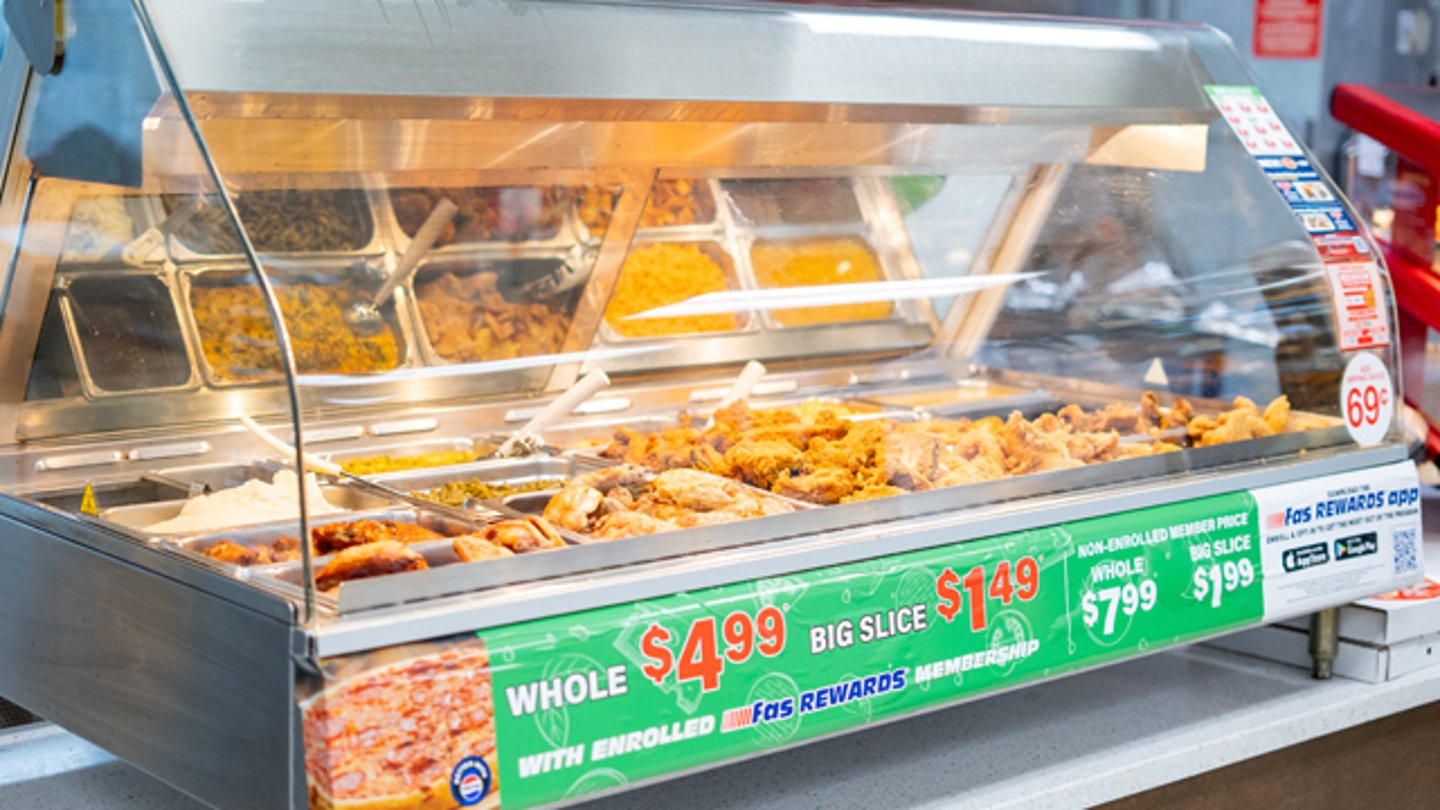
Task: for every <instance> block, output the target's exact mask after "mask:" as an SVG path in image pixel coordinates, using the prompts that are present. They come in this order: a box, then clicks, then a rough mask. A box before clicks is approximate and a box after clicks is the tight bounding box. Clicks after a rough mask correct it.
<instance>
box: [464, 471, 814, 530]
mask: <svg viewBox="0 0 1440 810" xmlns="http://www.w3.org/2000/svg"><path fill="white" fill-rule="evenodd" d="M726 480H727V481H731V482H732V483H735V484H737V485H739V486H740V487H742V488H743V489H746V490H749V491H750V492H751V493H753V494H755V495H757V496H759V497H762V498H768V499H770V500H773V501H776V502H779V503H783V504H785V505H787V506H789V507H790V508H791V510H792V512H802V511H805V510H809V509H818V508H820V507H819V506H817V505H816V504H813V503H807V502H805V501H800V500H796V499H794V498H787V497H785V496H783V495H776V494H775V493H773V492H770V491H768V490H763V489H760V488H759V487H754V486H751V485H749V484H746V483H744V482H741V481H735V480H734V479H726ZM559 492H560V490H543V491H540V492H523V493H520V494H518V495H509V496H506V497H505V498H503V499H501V500H500V501H499V502H498V504H499V505H500V506H503V507H504V508H508V509H511V510H514V511H516V512H519V513H521V514H525V515H543V514H544V512H545V506H546V505H547V504H549V503H550V499H551V498H553V497H555V495H557V494H558V493H559ZM482 503H486V504H487V505H488V504H494V503H497V502H492V501H482ZM782 514H784V513H782ZM772 517H773V516H772ZM759 519H760V518H746V519H742V520H734V521H731V522H729V523H721V524H717V525H715V526H701V527H696V528H690V529H684V528H682V529H678V530H676V531H673V532H662V533H661V534H664V535H666V536H668V537H675V536H680V535H682V534H684V533H695V532H713V531H716V530H720V531H723V532H727V533H729V532H731V531H743V530H738V529H732V528H731V527H733V526H736V525H738V524H744V523H749V522H750V521H752V520H759ZM556 528H557V529H559V527H556ZM562 534H565V535H567V536H574V537H576V538H579V542H580V543H582V544H585V545H590V544H593V543H597V542H604V543H610V542H615V541H613V540H603V541H601V540H595V539H594V538H592V537H590V536H589V535H588V534H584V533H581V532H570V531H568V530H562ZM643 536H644V537H649V536H651V535H643ZM624 539H626V540H634V539H636V538H634V537H627V538H624Z"/></svg>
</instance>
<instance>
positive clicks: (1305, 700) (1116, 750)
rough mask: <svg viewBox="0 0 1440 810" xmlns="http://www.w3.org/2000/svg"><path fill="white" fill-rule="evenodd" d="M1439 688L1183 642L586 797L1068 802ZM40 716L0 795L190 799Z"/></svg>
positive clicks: (1235, 757) (794, 803) (617, 801)
mask: <svg viewBox="0 0 1440 810" xmlns="http://www.w3.org/2000/svg"><path fill="white" fill-rule="evenodd" d="M1435 700H1440V666H1437V667H1434V668H1431V669H1427V670H1422V671H1420V672H1417V673H1414V674H1411V675H1409V676H1406V677H1404V678H1401V679H1400V680H1397V681H1392V682H1390V683H1383V684H1366V683H1360V682H1358V681H1348V680H1333V681H1326V682H1321V681H1314V680H1311V679H1310V677H1309V674H1308V673H1307V672H1305V671H1302V670H1300V669H1297V668H1291V667H1286V666H1283V665H1280V664H1273V663H1269V662H1264V661H1259V660H1256V659H1252V658H1246V657H1243V656H1239V655H1235V654H1232V653H1227V652H1221V651H1218V650H1211V649H1206V648H1197V647H1189V648H1183V649H1180V650H1174V651H1171V652H1165V653H1160V654H1157V655H1153V656H1150V657H1148V658H1143V659H1140V660H1136V661H1128V662H1125V663H1122V664H1117V665H1115V666H1112V667H1108V668H1106V669H1101V670H1098V671H1094V672H1088V673H1084V674H1081V675H1075V676H1071V677H1068V678H1063V679H1060V680H1058V681H1054V682H1051V683H1046V684H1041V685H1038V686H1033V687H1029V688H1026V689H1020V690H1017V691H1014V692H1010V693H1007V694H1003V695H998V696H995V697H991V698H985V699H981V700H979V701H976V702H974V703H969V704H964V705H961V706H956V707H953V708H949V709H943V710H940V711H936V712H932V713H930V714H926V715H923V716H920V717H914V718H910V719H907V720H901V721H898V722H895V723H891V724H888V725H884V726H879V727H876V728H872V729H867V730H864V731H860V732H856V733H853V734H848V735H842V736H839V737H835V738H833V739H830V740H825V741H821V742H817V743H811V744H810V745H806V746H801V747H799V748H795V749H792V750H789V751H783V752H779V753H775V754H771V755H770V756H766V757H761V758H758V759H753V760H750V761H747V762H743V763H739V764H736V765H729V766H725V767H722V768H718V769H715V770H711V771H707V772H704V773H699V774H695V775H692V776H689V777H685V778H683V779H679V780H674V781H671V782H666V783H661V784H657V785H653V786H650V787H647V788H642V789H640V790H637V791H632V792H629V793H625V794H621V795H619V796H616V797H612V798H610V799H608V800H601V801H599V802H596V803H594V804H593V805H591V806H592V807H595V808H606V807H614V808H619V807H625V808H635V807H641V808H662V807H664V808H671V807H683V806H687V805H689V806H704V807H707V808H727V807H734V808H742V807H743V808H750V807H768V808H813V807H836V808H845V807H857V808H858V807H913V808H939V807H959V806H964V807H967V808H969V807H1020V806H1024V807H1027V808H1034V807H1081V806H1089V805H1093V804H1096V803H1099V802H1104V801H1109V800H1112V799H1117V798H1121V797H1123V796H1128V795H1131V794H1134V793H1138V792H1140V791H1144V790H1148V789H1150V788H1154V787H1158V786H1160V785H1163V784H1166V783H1169V782H1173V781H1176V780H1179V779H1184V778H1186V777H1189V776H1193V775H1195V774H1198V773H1202V772H1204V771H1208V770H1213V769H1215V768H1220V767H1223V766H1225V765H1229V764H1231V763H1234V762H1237V761H1240V760H1243V759H1248V758H1250V757H1254V756H1258V755H1260V754H1264V753H1267V752H1270V751H1274V750H1277V749H1280V748H1284V747H1287V746H1290V745H1294V744H1296V743H1300V742H1303V741H1305V740H1309V739H1313V738H1315V737H1319V736H1322V735H1325V734H1329V733H1332V732H1335V731H1340V730H1343V729H1346V728H1349V727H1351V726H1355V725H1358V724H1361V723H1365V722H1368V721H1370V720H1375V719H1378V718H1380V717H1384V716H1386V715H1390V714H1394V713H1396V712H1401V711H1405V710H1406V709H1410V708H1414V707H1416V706H1420V705H1422V704H1425V703H1429V702H1432V701H1435ZM198 806H200V805H199V804H198V803H196V802H195V801H193V800H191V799H189V798H187V797H185V796H183V795H181V794H179V793H177V792H175V791H173V790H171V789H170V788H168V787H166V786H165V785H162V784H160V783H159V782H157V781H155V780H154V779H151V778H150V777H148V776H146V775H145V774H143V773H141V772H140V771H138V770H136V769H135V768H132V767H130V766H128V765H126V764H124V763H121V762H117V761H115V760H114V759H113V758H111V757H110V756H108V755H107V754H105V753H104V752H103V751H100V750H99V749H96V748H95V747H93V746H91V745H89V744H87V743H85V742H82V741H80V740H78V739H76V738H75V737H72V736H70V735H69V734H67V733H65V732H64V731H62V730H60V729H57V728H54V727H52V726H39V727H33V728H31V729H29V730H26V731H21V732H18V733H11V734H8V735H6V734H0V808H12V807H13V808H29V807H107V808H151V809H158V808H165V810H172V809H173V810H178V809H179V808H194V807H198Z"/></svg>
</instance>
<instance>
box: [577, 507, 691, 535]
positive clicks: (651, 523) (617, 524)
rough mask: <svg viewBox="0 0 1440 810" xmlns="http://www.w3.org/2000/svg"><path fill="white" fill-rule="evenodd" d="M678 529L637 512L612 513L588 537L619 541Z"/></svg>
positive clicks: (601, 519) (665, 521) (663, 521)
mask: <svg viewBox="0 0 1440 810" xmlns="http://www.w3.org/2000/svg"><path fill="white" fill-rule="evenodd" d="M679 528H680V527H679V526H677V525H675V524H674V523H671V522H670V521H668V520H660V519H659V518H653V517H650V516H649V515H642V514H640V513H639V512H613V513H611V514H608V515H605V516H604V517H602V518H600V521H599V522H598V523H597V524H596V525H595V530H594V531H592V532H591V533H590V536H591V537H592V538H594V539H596V540H620V539H622V538H625V537H639V536H641V535H647V534H661V533H663V532H673V531H676V530H678V529H679Z"/></svg>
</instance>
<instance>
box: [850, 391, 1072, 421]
mask: <svg viewBox="0 0 1440 810" xmlns="http://www.w3.org/2000/svg"><path fill="white" fill-rule="evenodd" d="M933 393H937V394H938V393H941V391H933ZM900 396H902V397H903V396H904V395H903V394H902V395H900ZM923 400H924V398H923V397H920V398H917V400H916V401H917V402H919V401H923ZM874 402H876V403H877V404H882V405H886V406H888V407H894V406H895V405H896V404H899V403H897V400H896V399H892V398H890V397H887V396H885V395H881V394H877V395H876V396H875V397H874ZM1064 406H1065V403H1064V402H1062V401H1061V400H1059V399H1057V398H1056V397H1055V395H1054V394H1051V393H1050V392H1048V391H1038V390H1037V391H1023V390H1018V389H1006V388H1004V387H1003V386H1002V387H1001V390H1000V391H999V392H997V393H995V394H993V395H988V396H979V397H973V398H969V397H955V398H954V399H952V400H950V401H945V400H944V399H941V398H937V399H935V400H934V401H931V402H927V403H926V404H915V405H910V406H908V407H912V408H914V409H916V410H917V411H919V412H922V413H925V414H927V415H930V416H935V417H939V418H942V419H960V418H965V419H979V418H983V417H986V416H998V417H1000V418H1001V419H1004V418H1006V417H1008V416H1009V415H1010V414H1011V413H1012V412H1014V411H1020V412H1021V414H1023V415H1024V416H1025V418H1027V419H1033V418H1035V417H1036V416H1039V415H1040V414H1042V413H1045V412H1047V411H1048V412H1054V411H1056V410H1059V409H1060V408H1063V407H1064Z"/></svg>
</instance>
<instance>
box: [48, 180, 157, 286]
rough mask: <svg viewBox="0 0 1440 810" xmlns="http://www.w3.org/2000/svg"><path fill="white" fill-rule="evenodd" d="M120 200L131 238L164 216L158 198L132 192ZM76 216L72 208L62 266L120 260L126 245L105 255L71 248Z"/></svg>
mask: <svg viewBox="0 0 1440 810" xmlns="http://www.w3.org/2000/svg"><path fill="white" fill-rule="evenodd" d="M94 199H100V198H97V197H83V198H81V199H80V200H77V201H76V202H77V204H78V203H80V202H85V201H87V200H94ZM120 202H121V205H122V206H123V207H124V210H125V214H126V215H127V216H128V217H129V218H130V226H131V229H130V230H131V233H130V238H131V239H134V238H135V237H137V236H139V235H140V234H142V233H144V232H145V231H146V230H148V229H149V228H150V227H151V226H153V225H155V224H157V223H159V222H160V220H162V219H163V218H164V217H163V216H162V215H161V213H160V210H161V209H160V201H159V199H158V198H155V197H143V196H138V195H133V194H131V195H125V196H122V197H120ZM74 216H75V214H74V211H73V210H72V211H71V213H70V214H69V217H68V219H67V225H66V228H65V239H64V241H63V242H62V243H61V247H60V267H62V268H71V267H86V266H91V265H102V266H113V265H115V264H116V263H117V262H119V261H120V252H119V251H120V249H121V248H123V247H124V246H123V245H120V246H117V247H115V248H112V249H111V250H108V251H106V253H105V254H104V255H79V254H77V253H75V252H74V250H72V249H71V248H70V245H71V237H72V236H73V235H74V234H72V232H71V231H72V229H73V228H75V227H76V226H77V223H76V221H75V220H74ZM156 255H157V256H163V252H162V251H158V250H157V251H156Z"/></svg>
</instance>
